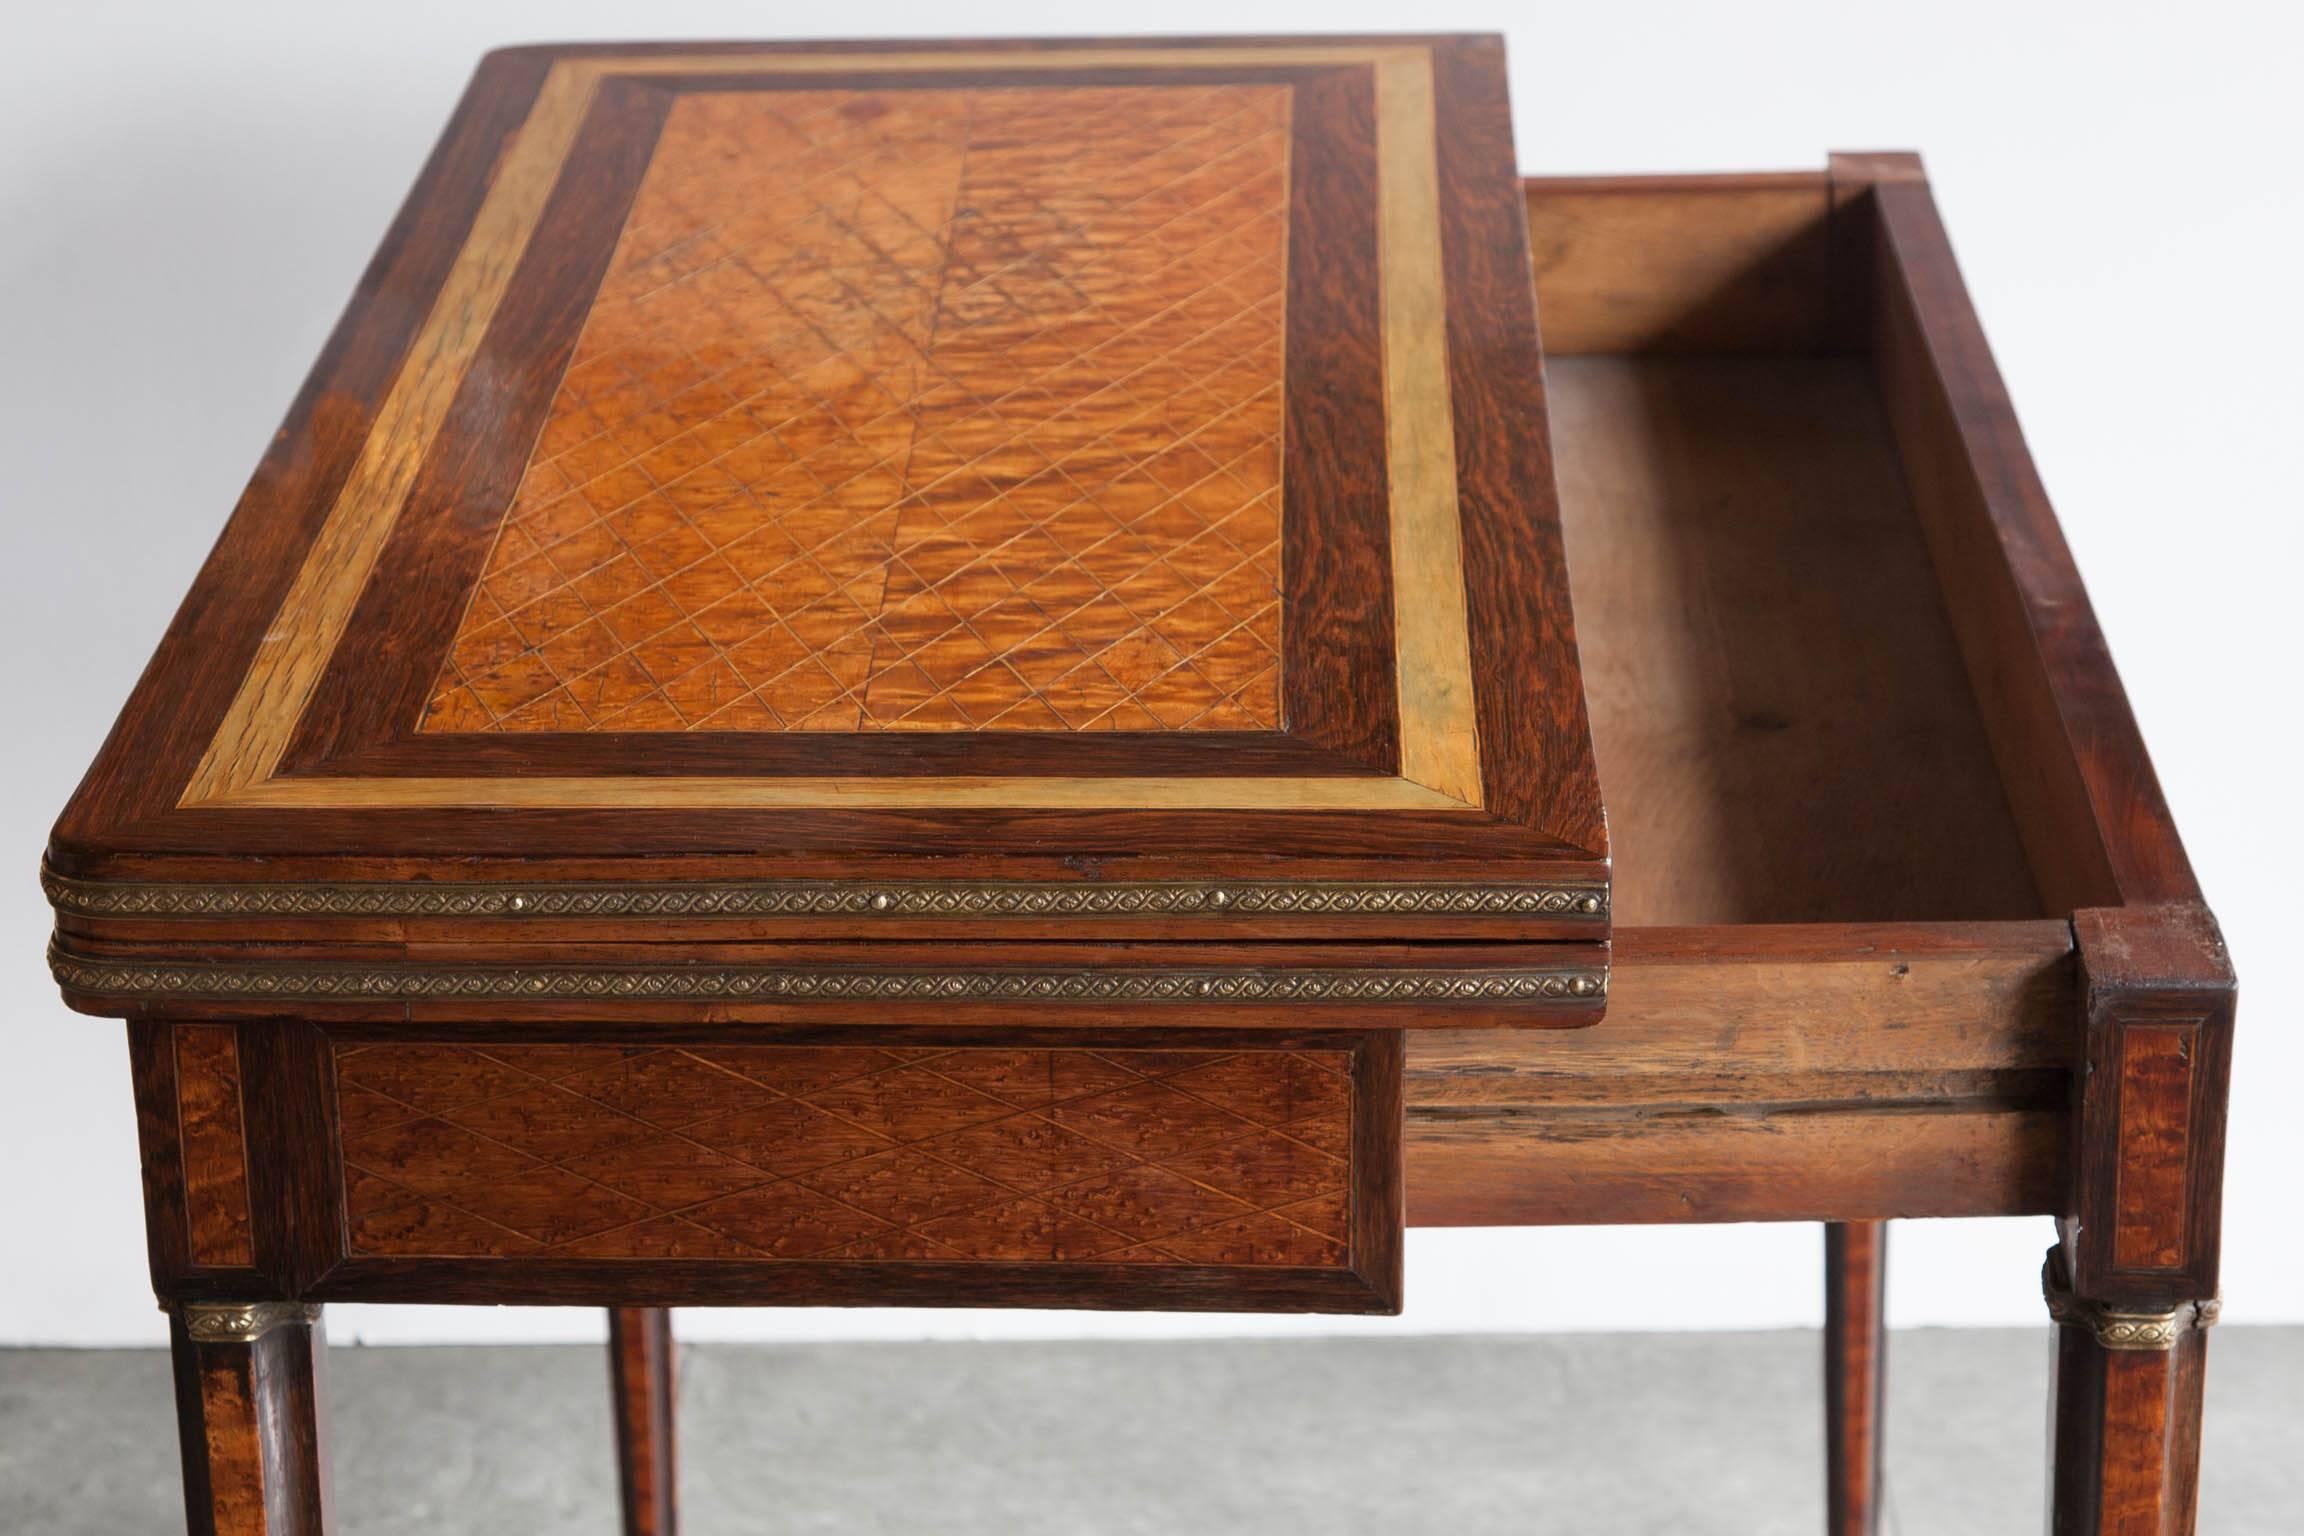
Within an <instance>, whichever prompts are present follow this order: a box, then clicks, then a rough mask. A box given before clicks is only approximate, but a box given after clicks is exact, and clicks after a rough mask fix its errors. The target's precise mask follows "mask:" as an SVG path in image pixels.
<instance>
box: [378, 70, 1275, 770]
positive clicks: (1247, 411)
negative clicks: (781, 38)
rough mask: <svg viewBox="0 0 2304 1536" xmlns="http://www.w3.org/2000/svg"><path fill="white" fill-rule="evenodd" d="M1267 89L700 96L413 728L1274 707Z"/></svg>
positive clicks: (1173, 717)
mask: <svg viewBox="0 0 2304 1536" xmlns="http://www.w3.org/2000/svg"><path fill="white" fill-rule="evenodd" d="M1288 102H1289V97H1288V91H1287V88H1286V87H1284V86H1276V85H1217V86H1198V85H1195V86H1149V87H1128V88H1120V87H1109V88H1107V87H1095V88H1076V89H1053V88H1052V89H1033V90H1019V89H998V90H887V91H847V90H824V91H781V92H759V91H749V92H740V93H738V92H727V93H722V92H712V93H704V94H695V95H689V96H685V97H683V98H682V99H681V101H680V102H679V104H678V105H677V106H675V107H674V108H673V109H672V111H671V113H670V116H669V118H668V120H667V122H666V124H665V126H664V129H663V134H662V137H661V139H660V140H659V141H658V143H657V146H656V150H655V154H654V156H653V158H652V159H651V161H650V168H649V171H648V174H647V177H646V179H645V180H644V181H643V182H642V184H641V187H640V190H639V193H638V196H637V199H636V201H635V203H634V206H633V208H632V212H631V215H630V218H629V221H628V222H627V224H626V226H625V229H624V233H623V236H622V238H621V240H620V242H619V244H618V246H617V249H616V252H615V255H614V257H613V259H612V261H611V265H610V268H609V274H608V277H607V279H606V281H605V283H604V284H603V285H602V287H601V289H600V291H599V295H598V297H597V299H596V300H595V302H594V304H593V306H592V310H591V313H590V316H589V318H588V320H587V321H586V323H585V326H584V329H583V332H582V335H581V337H580V339H579V341H578V343H577V349H576V354H575V357H574V360H573V363H572V366H571V367H570V369H569V371H568V373H567V375H566V376H565V378H564V380H563V381H562V383H561V385H560V389H559V393H558V396H557V398H556V399H555V401H554V402H553V405H552V409H551V413H550V416H549V417H548V419H547V422H546V424H545V426H544V429H543V433H542V436H541V438H540V439H539V441H538V443H537V445H536V448H535V451H534V454H533V456H532V458H531V459H530V462H529V465H528V469H527V472H526V476H525V478H524V479H523V481H522V482H521V485H520V489H519V492H518V495H517V497H516V499H515V500H514V503H513V506H512V508H511V512H510V514H509V516H508V518H507V520H506V522H505V524H504V526H503V529H502V531H501V533H500V535H499V537H498V540H497V543H496V546H495V549H494V551H493V554H492V556H491V558H490V561H489V565H488V567H487V572H486V575H485V576H484V577H483V578H482V580H481V582H480V585H479V588H478V590H477V592H476V593H475V594H474V596H473V599H472V602H471V606H470V608H469V609H468V610H467V612H466V614H465V617H464V619H463V623H462V627H461V629H460V630H459V632H458V634H457V637H456V639H455V642H454V645H453V647H452V649H451V651H450V653H449V655H448V658H447V661H446V663H445V665H444V667H443V669H442V673H441V676H440V679H439V683H438V685H437V688H436V691H435V694H434V697H433V699H432V701H431V704H430V708H429V711H428V713H427V717H426V719H425V722H424V725H425V728H426V729H429V730H445V731H590V730H600V731H660V730H707V731H762V730H783V729H790V730H811V731H813V730H823V731H854V730H876V729H928V730H970V729H987V728H988V729H994V730H1008V729H1014V730H1142V731H1151V730H1271V729H1275V728H1277V727H1278V725H1279V723H1280V714H1279V672H1278V652H1279V648H1280V591H1279V585H1280V571H1279V553H1280V463H1281V459H1280V456H1281V442H1280V437H1281V363H1282V345H1281V343H1282V332H1281V323H1282V300H1283V297H1284V293H1285V287H1286V283H1285V273H1286V255H1285V250H1284V244H1285V236H1286V231H1287V204H1288V177H1287V149H1288V137H1287V136H1288ZM732 167H736V168H739V169H736V170H734V171H732V170H731V168H732Z"/></svg>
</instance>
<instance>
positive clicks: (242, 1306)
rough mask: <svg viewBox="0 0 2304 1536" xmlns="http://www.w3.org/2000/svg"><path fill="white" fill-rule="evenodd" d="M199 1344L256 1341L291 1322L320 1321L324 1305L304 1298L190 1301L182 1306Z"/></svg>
mask: <svg viewBox="0 0 2304 1536" xmlns="http://www.w3.org/2000/svg"><path fill="white" fill-rule="evenodd" d="M180 1310H181V1311H182V1312H183V1315H184V1332H185V1333H186V1334H188V1335H189V1336H190V1337H191V1339H192V1342H193V1343H195V1344H253V1343H254V1342H255V1341H256V1340H258V1339H260V1338H262V1337H264V1335H266V1334H267V1333H270V1332H271V1331H272V1330H273V1329H275V1328H278V1327H281V1326H283V1325H285V1324H288V1323H317V1322H319V1321H320V1309H319V1308H318V1307H316V1306H314V1305H312V1304H311V1303H309V1302H302V1301H247V1302H207V1301H188V1302H186V1303H184V1304H183V1306H182V1308H181V1309H180Z"/></svg>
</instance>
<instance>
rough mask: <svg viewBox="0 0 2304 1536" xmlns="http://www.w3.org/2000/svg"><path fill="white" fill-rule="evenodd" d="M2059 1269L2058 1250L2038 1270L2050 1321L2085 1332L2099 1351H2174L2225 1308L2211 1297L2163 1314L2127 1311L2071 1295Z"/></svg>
mask: <svg viewBox="0 0 2304 1536" xmlns="http://www.w3.org/2000/svg"><path fill="white" fill-rule="evenodd" d="M2059 1269H2060V1266H2059V1264H2058V1262H2057V1250H2056V1249H2053V1248H2051V1249H2050V1250H2049V1251H2048V1262H2047V1263H2045V1264H2043V1265H2042V1266H2041V1268H2040V1289H2041V1292H2042V1294H2043V1295H2044V1296H2045V1297H2046V1298H2047V1302H2048V1316H2049V1318H2050V1319H2051V1320H2053V1321H2054V1322H2056V1323H2058V1324H2061V1325H2062V1326H2064V1327H2067V1328H2085V1329H2087V1330H2088V1332H2089V1333H2090V1335H2092V1336H2093V1337H2094V1338H2095V1340H2096V1343H2097V1346H2098V1347H2099V1348H2102V1349H2112V1350H2148V1349H2174V1348H2175V1347H2176V1343H2177V1341H2178V1340H2179V1339H2181V1338H2183V1336H2184V1335H2185V1334H2186V1333H2187V1332H2189V1331H2190V1330H2192V1329H2194V1328H2207V1327H2212V1326H2213V1325H2214V1324H2215V1322H2216V1317H2217V1314H2218V1313H2219V1312H2221V1311H2222V1310H2223V1306H2224V1304H2223V1302H2222V1300H2221V1299H2219V1298H2217V1297H2210V1298H2209V1299H2208V1300H2206V1301H2186V1302H2179V1303H2178V1304H2177V1305H2175V1306H2173V1307H2169V1308H2167V1309H2166V1310H2164V1311H2156V1312H2132V1311H2126V1310H2123V1309H2121V1308H2118V1307H2113V1306H2108V1305H2106V1304H2105V1303H2103V1302H2100V1301H2089V1300H2087V1299H2086V1298H2084V1297H2079V1296H2075V1295H2073V1294H2072V1291H2071V1288H2070V1287H2069V1286H2067V1285H2066V1284H2065V1283H2064V1280H2063V1277H2062V1275H2061V1274H2060V1273H2059Z"/></svg>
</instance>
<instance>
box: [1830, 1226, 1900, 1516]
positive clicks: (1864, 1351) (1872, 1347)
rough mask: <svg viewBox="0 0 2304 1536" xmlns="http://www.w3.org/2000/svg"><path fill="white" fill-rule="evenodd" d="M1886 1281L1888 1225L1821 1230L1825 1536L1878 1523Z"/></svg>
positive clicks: (1886, 1343)
mask: <svg viewBox="0 0 2304 1536" xmlns="http://www.w3.org/2000/svg"><path fill="white" fill-rule="evenodd" d="M1887 1281H1888V1224H1887V1223H1886V1222H1882V1221H1851V1222H1841V1221H1836V1222H1831V1223H1829V1224H1827V1225H1826V1226H1825V1228H1824V1496H1825V1504H1824V1528H1825V1529H1826V1530H1827V1531H1828V1532H1830V1536H1872V1533H1873V1532H1874V1531H1875V1530H1877V1529H1879V1525H1880V1443H1881V1416H1882V1408H1883V1404H1884V1402H1885V1396H1884V1390H1885V1387H1886V1383H1887V1372H1886V1369H1885V1367H1886V1356H1887V1347H1888V1331H1887V1320H1886V1307H1885V1302H1886V1299H1887V1290H1888V1286H1887Z"/></svg>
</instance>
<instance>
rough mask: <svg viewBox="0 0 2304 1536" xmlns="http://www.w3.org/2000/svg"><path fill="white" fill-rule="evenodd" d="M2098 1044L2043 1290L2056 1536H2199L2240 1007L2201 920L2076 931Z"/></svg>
mask: <svg viewBox="0 0 2304 1536" xmlns="http://www.w3.org/2000/svg"><path fill="white" fill-rule="evenodd" d="M2072 932H2073V937H2074V938H2075V939H2076V940H2077V941H2078V945H2079V950H2080V965H2081V976H2082V980H2083V983H2084V990H2083V1004H2084V1010H2085V1014H2084V1025H2085V1029H2084V1033H2083V1035H2082V1039H2081V1048H2082V1051H2083V1062H2082V1068H2083V1070H2082V1074H2081V1079H2080V1097H2079V1104H2078V1110H2079V1114H2078V1122H2079V1123H2078V1125H2077V1127H2076V1130H2077V1134H2076V1136H2075V1137H2074V1142H2073V1179H2072V1182H2073V1188H2072V1198H2071V1204H2070V1215H2069V1216H2068V1217H2067V1218H2066V1219H2065V1220H2064V1221H2063V1222H2062V1223H2061V1224H2060V1238H2061V1240H2060V1241H2059V1242H2058V1243H2057V1245H2056V1247H2055V1248H2054V1249H2053V1250H2051V1251H2050V1253H2049V1255H2048V1263H2047V1267H2046V1271H2045V1274H2044V1276H2043V1280H2044V1284H2045V1289H2046V1291H2047V1295H2048V1313H2049V1316H2051V1317H2052V1318H2054V1319H2055V1321H2056V1357H2055V1370H2056V1381H2055V1388H2054V1391H2055V1405H2054V1416H2053V1418H2052V1419H2051V1421H2050V1426H2051V1430H2050V1432H2051V1435H2052V1439H2051V1442H2050V1454H2051V1456H2052V1457H2053V1464H2052V1468H2051V1471H2050V1475H2049V1497H2050V1507H2051V1513H2050V1517H2049V1528H2050V1530H2051V1531H2053V1532H2055V1533H2056V1536H2190V1533H2191V1531H2192V1529H2193V1524H2194V1521H2195V1518H2196V1515H2197V1509H2198V1493H2199V1484H2200V1394H2201V1386H2202V1383H2203V1377H2204V1375H2205V1372H2206V1369H2207V1363H2208V1341H2207V1338H2206V1336H2205V1334H2204V1333H2203V1332H2202V1329H2203V1328H2205V1327H2206V1325H2207V1324H2208V1323H2210V1322H2212V1321H2214V1319H2215V1316H2216V1311H2217V1301H2216V1295H2217V1277H2218V1255H2217V1250H2218V1247H2219V1244H2220V1239H2221V1206H2222V1199H2223V1183H2224V1109H2225V1102H2226V1093H2227V1089H2228V1086H2229V1083H2230V1077H2231V1070H2232V1026H2233V1014H2234V1008H2235V1004H2236V1002H2237V992H2236V987H2235V983H2234V980H2233V976H2232V966H2231V958H2230V956H2229V955H2227V954H2226V953H2225V950H2224V941H2223V938H2222V936H2221V935H2219V934H2218V933H2217V931H2216V926H2215V923H2214V921H2213V920H2212V919H2210V918H2209V916H2208V915H2207V913H2206V912H2205V911H2204V910H2203V909H2201V908H2199V907H2197V906H2193V905H2172V906H2168V907H2162V908H2153V907H2141V908H2139V907H2121V908H2108V909H2084V910H2082V911H2079V912H2076V913H2074V914H2073V917H2072Z"/></svg>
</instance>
